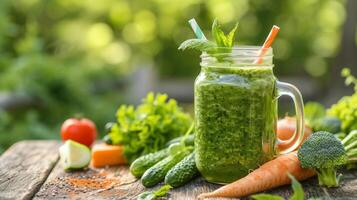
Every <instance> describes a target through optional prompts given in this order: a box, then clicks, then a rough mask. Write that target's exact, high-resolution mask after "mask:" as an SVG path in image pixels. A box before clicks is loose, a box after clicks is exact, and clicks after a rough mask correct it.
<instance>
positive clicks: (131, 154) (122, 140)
mask: <svg viewBox="0 0 357 200" xmlns="http://www.w3.org/2000/svg"><path fill="white" fill-rule="evenodd" d="M116 116H117V122H116V123H115V124H114V125H113V127H112V128H111V130H110V132H109V136H110V138H111V140H112V143H113V144H114V145H115V144H121V145H123V146H124V155H125V157H126V158H127V159H128V161H129V162H132V161H134V160H135V159H136V158H138V157H139V156H142V155H145V154H148V153H152V152H156V151H158V150H160V149H162V148H164V147H165V144H166V142H168V141H169V140H171V139H173V138H176V137H178V136H181V135H183V134H184V133H185V132H186V131H187V129H188V128H189V127H190V124H191V121H192V119H191V117H190V116H189V115H188V114H186V113H184V112H183V111H182V109H181V108H180V107H179V106H178V105H177V102H176V101H175V100H174V99H168V97H167V95H166V94H157V95H154V93H152V92H150V93H148V95H147V96H146V98H144V99H143V101H142V104H141V105H139V106H138V107H137V108H134V106H132V105H122V106H120V108H119V109H118V111H117V114H116Z"/></svg>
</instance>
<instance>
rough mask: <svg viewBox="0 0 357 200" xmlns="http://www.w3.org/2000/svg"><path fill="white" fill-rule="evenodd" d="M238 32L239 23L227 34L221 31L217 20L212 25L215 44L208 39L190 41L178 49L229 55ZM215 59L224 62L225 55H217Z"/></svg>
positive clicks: (183, 43)
mask: <svg viewBox="0 0 357 200" xmlns="http://www.w3.org/2000/svg"><path fill="white" fill-rule="evenodd" d="M237 30H238V23H236V24H235V26H234V27H233V29H232V30H231V31H230V32H229V33H228V34H225V33H224V31H223V30H222V29H221V26H220V24H219V23H218V20H217V19H215V20H214V21H213V24H212V36H213V37H214V40H215V41H214V42H212V41H209V40H206V39H189V40H186V41H184V42H182V43H181V45H180V46H179V48H178V49H179V50H185V49H195V50H199V51H202V52H206V53H208V54H210V55H214V54H216V53H229V52H232V48H233V46H234V39H235V37H236V34H237ZM215 57H216V58H217V60H218V61H219V62H222V61H223V60H224V56H223V55H216V56H215Z"/></svg>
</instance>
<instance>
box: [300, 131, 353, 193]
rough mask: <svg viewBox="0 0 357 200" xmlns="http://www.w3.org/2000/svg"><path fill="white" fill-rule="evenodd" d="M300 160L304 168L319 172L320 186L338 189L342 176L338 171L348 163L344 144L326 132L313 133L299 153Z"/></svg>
mask: <svg viewBox="0 0 357 200" xmlns="http://www.w3.org/2000/svg"><path fill="white" fill-rule="evenodd" d="M298 158H299V160H300V162H301V166H302V167H303V168H313V169H315V170H316V172H317V176H318V180H319V184H320V185H324V186H327V187H337V186H338V185H339V178H340V176H338V177H337V176H336V169H337V167H338V166H340V165H344V164H346V162H347V155H346V151H345V149H344V147H343V145H342V143H341V142H340V141H339V140H338V139H337V138H336V137H335V136H334V135H333V134H332V133H329V132H325V131H319V132H316V133H313V134H312V135H311V136H310V137H309V138H308V139H307V140H306V141H305V142H304V143H303V144H302V145H301V148H300V149H299V151H298Z"/></svg>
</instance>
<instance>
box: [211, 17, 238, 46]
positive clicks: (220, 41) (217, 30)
mask: <svg viewBox="0 0 357 200" xmlns="http://www.w3.org/2000/svg"><path fill="white" fill-rule="evenodd" d="M237 29H238V23H236V24H235V26H234V28H233V29H232V30H231V31H230V32H229V33H228V34H227V35H226V34H225V33H224V32H223V31H222V29H221V26H220V24H219V23H218V20H217V19H215V20H214V21H213V24H212V35H213V36H214V39H215V40H216V44H217V47H233V46H234V38H235V36H236V31H237Z"/></svg>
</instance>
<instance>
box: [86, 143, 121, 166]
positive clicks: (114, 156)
mask: <svg viewBox="0 0 357 200" xmlns="http://www.w3.org/2000/svg"><path fill="white" fill-rule="evenodd" d="M123 151H124V148H123V146H120V145H108V144H95V145H94V146H93V149H92V163H91V164H92V166H93V167H105V166H110V165H122V164H126V163H127V161H126V159H125V157H124V154H123Z"/></svg>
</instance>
